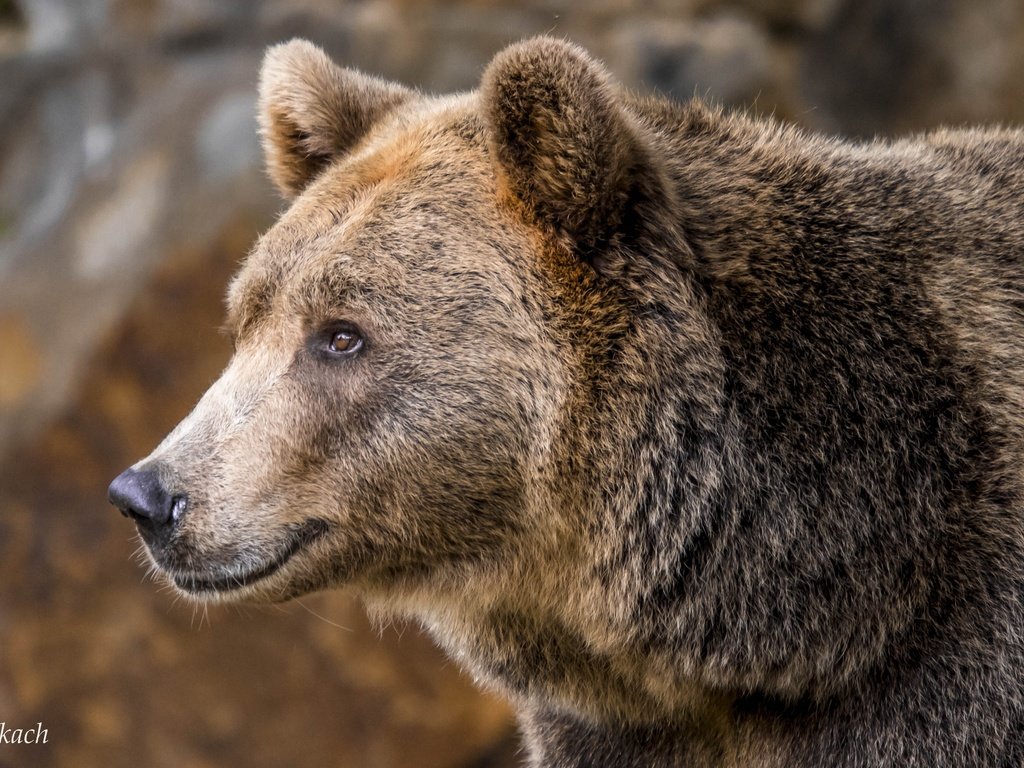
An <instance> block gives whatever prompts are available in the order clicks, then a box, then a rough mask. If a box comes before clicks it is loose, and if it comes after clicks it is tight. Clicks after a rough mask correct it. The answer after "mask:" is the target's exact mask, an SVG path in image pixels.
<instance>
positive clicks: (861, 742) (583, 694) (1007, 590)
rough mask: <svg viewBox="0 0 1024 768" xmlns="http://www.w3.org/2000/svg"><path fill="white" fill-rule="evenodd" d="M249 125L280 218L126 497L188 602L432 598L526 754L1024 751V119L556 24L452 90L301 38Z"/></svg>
mask: <svg viewBox="0 0 1024 768" xmlns="http://www.w3.org/2000/svg"><path fill="white" fill-rule="evenodd" d="M261 111H262V114H261V124H262V130H263V136H264V145H265V149H266V154H267V162H268V167H269V170H270V174H271V177H272V179H273V180H274V182H275V183H276V184H277V186H278V188H279V189H280V190H281V192H282V193H283V195H284V196H285V197H286V198H287V199H288V200H290V201H291V204H290V207H289V209H288V210H287V211H286V212H285V213H284V214H283V215H282V216H281V219H280V221H279V222H278V223H277V224H276V225H275V226H274V227H273V229H271V230H270V231H269V232H268V233H267V234H266V235H265V236H264V237H263V238H262V239H261V240H260V242H259V243H258V244H257V246H256V247H255V248H254V249H253V252H252V254H251V255H250V256H249V258H248V260H247V262H246V263H245V265H244V266H243V267H242V269H241V271H240V272H239V274H238V276H237V278H236V279H235V281H234V283H233V285H232V287H231V290H230V296H229V325H230V327H231V329H232V332H233V334H234V336H235V341H236V354H235V357H234V358H233V360H232V362H231V364H230V365H229V367H228V369H227V370H226V371H225V373H224V375H223V377H222V378H221V379H220V380H219V381H218V382H217V383H216V384H214V386H213V387H212V388H211V390H210V392H208V393H207V395H206V396H205V397H204V398H203V400H202V401H201V402H200V403H199V405H198V406H197V407H196V410H195V411H194V412H193V413H192V414H191V415H190V416H189V417H188V418H186V419H185V421H183V422H182V424H181V425H180V426H179V427H178V428H177V429H176V430H175V431H174V432H173V433H172V434H171V435H170V436H169V437H168V438H167V439H166V440H165V441H164V443H163V444H162V445H161V446H160V447H159V448H157V450H156V451H154V453H153V454H152V455H151V456H150V457H148V458H147V459H145V460H143V461H142V462H140V463H139V464H138V465H136V468H135V470H134V471H138V472H149V473H151V474H150V475H147V477H155V478H158V483H159V486H160V488H161V493H162V494H163V496H160V498H161V499H164V498H166V499H172V500H173V504H174V506H173V514H170V515H169V516H165V517H166V519H164V518H162V517H161V518H159V520H158V521H157V522H154V520H156V519H157V516H154V515H150V514H148V512H146V511H145V510H142V509H141V507H140V508H136V507H138V505H136V507H133V506H132V505H131V504H129V503H128V502H125V501H123V500H121V503H120V506H122V507H126V508H127V509H126V511H127V512H129V513H130V514H132V515H133V516H134V517H136V518H137V520H138V521H139V527H140V530H141V531H142V534H143V537H144V538H145V539H146V541H147V543H148V544H149V546H150V550H151V553H152V556H153V559H154V562H155V563H156V565H157V566H158V567H159V568H161V569H162V570H163V571H164V572H166V574H167V575H168V577H169V578H170V579H171V580H172V581H173V582H174V583H175V584H176V585H177V586H178V588H179V589H181V590H183V591H184V592H187V593H189V594H192V595H195V596H198V597H200V598H204V599H209V598H215V597H217V598H219V597H223V598H225V599H248V600H281V599H287V598H288V597H291V596H294V595H298V594H301V593H304V592H307V591H310V590H313V589H321V588H326V587H331V586H336V585H344V586H347V587H349V588H352V589H355V590H357V591H359V592H360V593H361V594H362V595H364V596H365V598H366V601H367V604H368V605H369V606H370V607H371V609H372V610H374V611H380V612H400V613H405V614H409V615H412V616H415V617H417V618H418V619H419V620H420V621H422V622H423V624H424V625H425V626H426V627H427V628H428V629H429V630H430V631H431V632H432V633H433V634H434V636H435V637H436V638H437V639H438V641H439V642H440V643H441V644H442V645H443V646H444V647H445V648H446V649H447V650H448V652H449V653H451V654H452V656H453V657H455V658H456V659H458V660H459V661H460V662H461V663H462V664H464V665H465V666H466V667H467V668H468V669H469V670H470V671H471V672H472V673H473V674H474V675H475V676H476V677H477V679H479V680H480V681H481V682H482V683H483V684H485V685H488V686H492V687H495V688H497V689H499V690H500V691H502V692H504V693H505V694H506V695H507V696H509V697H510V698H511V699H512V700H513V701H514V702H515V703H516V705H517V706H518V708H519V710H520V712H521V716H522V724H523V730H524V733H525V736H526V739H527V742H528V745H529V755H530V761H531V764H532V765H534V766H545V767H546V768H570V767H578V768H584V766H587V767H590V768H595V767H601V766H604V767H607V768H612V767H613V766H614V767H616V768H618V767H620V766H656V767H659V768H662V767H664V768H667V767H668V766H679V767H680V768H682V767H684V766H686V767H690V766H699V767H703V766H707V767H708V768H711V767H718V766H721V767H725V766H733V767H737V768H738V767H739V766H744V767H747V766H749V767H750V768H796V767H798V766H804V767H807V768H809V767H811V766H822V767H824V766H828V767H829V768H832V767H836V768H838V767H840V766H842V767H845V768H854V767H864V768H867V767H868V766H872V767H873V766H900V768H910V767H913V768H946V767H948V768H968V767H971V766H977V767H979V768H980V767H982V766H993V767H996V768H1011V767H1015V766H1021V765H1024V497H1022V483H1024V456H1022V453H1024V133H1022V132H1021V131H1020V130H963V131H939V132H936V133H932V134H928V135H922V136H917V137H913V138H910V139H906V140H901V141H894V142H888V141H878V142H874V143H868V144H852V143H847V142H843V141H839V140H834V139H826V138H822V137H817V136H810V135H807V134H806V133H803V132H801V131H799V130H797V129H795V128H793V127H790V126H785V125H781V124H778V123H774V122H769V121H762V120H755V119H752V118H749V117H746V116H742V115H735V114H726V113H724V112H722V111H721V110H718V109H714V108H711V107H708V106H706V105H704V104H702V103H700V102H699V101H692V102H689V103H686V104H676V103H672V102H669V101H667V100H664V99H659V98H640V97H636V96H633V95H630V94H628V93H625V92H624V91H623V90H622V89H621V88H620V87H618V86H617V85H616V84H615V83H614V82H613V81H612V80H611V79H610V77H609V75H608V74H607V73H606V72H605V70H604V69H603V68H602V67H601V66H600V65H599V64H598V63H596V62H595V61H593V60H592V59H591V58H590V57H589V56H588V55H587V54H586V53H584V52H583V51H581V50H580V49H579V48H576V47H575V46H573V45H570V44H567V43H564V42H561V41H557V40H552V39H549V38H538V39H534V40H529V41H526V42H523V43H520V44H518V45H514V46H512V47H510V48H508V49H506V50H505V51H503V52H501V53H500V54H499V55H498V56H497V57H496V58H495V59H494V60H493V61H492V63H491V64H490V65H489V67H488V68H487V70H486V72H485V73H484V76H483V79H482V82H481V85H480V88H479V90H477V91H474V92H472V93H467V94H462V95H458V96H454V97H444V98H432V97H426V96H424V95H422V94H420V93H418V92H415V91H412V90H409V89H406V88H403V87H401V86H398V85H395V84H391V83H386V82H383V81H380V80H377V79H374V78H371V77H367V76H365V75H362V74H359V73H356V72H353V71H351V70H345V69H341V68H339V67H337V66H336V65H335V64H333V63H332V62H331V61H330V60H329V59H328V58H327V57H326V56H325V55H324V54H323V52H322V51H320V50H319V49H317V48H315V47H314V46H312V45H310V44H309V43H305V42H302V41H294V42H292V43H288V44H286V45H282V46H278V47H275V48H273V49H271V50H270V52H269V53H268V55H267V58H266V62H265V65H264V69H263V73H262V79H261ZM153 482H154V483H156V482H157V480H154V481H153ZM147 487H148V486H147ZM133 503H134V502H133Z"/></svg>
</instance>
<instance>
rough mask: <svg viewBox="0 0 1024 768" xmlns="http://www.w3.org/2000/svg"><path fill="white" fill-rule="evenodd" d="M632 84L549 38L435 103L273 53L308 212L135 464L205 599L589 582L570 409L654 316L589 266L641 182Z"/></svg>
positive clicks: (265, 125)
mask: <svg viewBox="0 0 1024 768" xmlns="http://www.w3.org/2000/svg"><path fill="white" fill-rule="evenodd" d="M524 78H525V80H524ZM581 78H582V79H584V80H586V79H589V81H590V82H589V83H588V86H589V89H588V90H583V89H581V90H580V92H579V93H577V92H575V91H573V89H568V90H566V89H564V88H563V87H562V84H564V83H573V84H574V88H576V87H578V86H579V83H580V81H581ZM606 80H607V78H606V76H605V75H604V73H603V71H602V70H601V69H600V68H599V67H598V66H597V65H596V64H594V63H593V62H592V61H590V60H589V58H587V57H586V56H585V54H583V53H582V52H581V51H579V50H578V49H575V48H573V47H572V46H569V45H566V44H563V43H557V42H554V41H539V42H535V43H534V44H533V45H532V46H524V47H522V48H521V49H510V51H509V52H507V53H506V55H505V57H504V59H502V58H499V59H497V60H496V61H495V63H494V64H493V65H492V67H491V70H490V71H489V72H488V75H487V77H486V78H485V83H484V86H483V88H482V90H481V92H479V93H473V94H467V95H463V96H456V97H449V98H440V99H433V98H427V97H424V96H422V95H420V94H416V93H413V92H410V91H408V90H406V89H404V88H401V87H400V86H396V85H393V84H389V83H384V82H382V81H379V80H375V79H372V78H369V77H366V76H364V75H361V74H358V73H355V72H351V71H347V70H342V69H339V68H338V67H336V66H335V65H334V64H333V63H332V62H330V60H328V59H327V57H326V56H325V55H324V54H323V53H322V52H321V51H320V50H319V49H317V48H315V47H314V46H312V45H310V44H308V43H305V42H302V41H295V42H293V43H289V44H286V45H283V46H278V47H276V48H274V49H271V51H270V52H269V53H268V55H267V58H266V61H265V64H264V69H263V73H262V79H261V124H262V130H263V135H264V146H265V150H266V155H267V164H268V167H269V169H270V173H271V177H272V179H273V180H274V182H275V183H276V185H277V186H278V188H279V190H280V191H281V193H282V194H283V195H284V196H285V197H286V198H287V199H288V200H289V202H290V207H289V209H288V210H287V211H286V212H285V213H284V214H283V215H282V216H281V218H280V220H279V221H278V222H277V223H276V224H275V226H274V227H273V228H272V229H271V230H270V231H269V232H268V233H266V234H265V235H264V236H263V237H262V238H261V239H260V241H259V242H258V243H257V245H256V246H255V247H254V248H253V250H252V252H251V254H250V255H249V257H248V258H247V260H246V262H245V264H244V265H243V267H242V268H241V270H240V271H239V273H238V274H237V276H236V277H235V279H234V281H233V283H232V285H231V287H230V290H229V296H228V320H227V328H228V331H229V333H230V334H231V336H232V338H233V340H234V344H235V354H234V357H233V358H232V360H231V362H230V364H229V366H228V368H227V370H225V371H224V373H223V375H222V376H221V378H220V379H219V380H218V381H217V382H216V383H215V384H214V385H213V386H212V387H211V388H210V390H209V391H208V392H207V393H206V395H205V396H204V397H203V398H202V400H201V401H200V402H199V404H198V405H197V406H196V408H195V410H194V411H193V412H192V413H191V414H190V415H189V416H188V417H187V418H186V419H185V420H184V421H183V422H182V423H181V424H180V425H179V426H178V427H177V428H176V429H175V430H174V431H173V432H172V433H171V434H170V435H169V436H168V437H167V438H166V439H165V440H164V442H163V443H162V444H161V445H160V446H159V447H158V448H157V449H156V450H155V451H154V452H153V453H152V454H151V455H150V456H149V457H147V458H146V459H144V460H143V461H141V462H139V463H138V464H137V465H136V467H135V468H134V471H136V472H146V473H150V474H155V475H156V476H157V478H158V484H159V486H160V487H161V489H162V490H163V492H164V494H165V496H167V497H170V498H173V499H174V500H175V501H176V503H177V506H176V511H175V514H174V515H173V519H172V520H170V521H169V522H168V524H167V525H165V526H163V527H161V528H160V530H158V531H153V530H151V528H152V526H150V525H148V524H147V525H143V526H142V527H141V530H142V533H143V536H144V538H145V539H146V542H147V544H148V545H149V551H150V553H151V555H152V558H153V561H154V563H155V564H156V566H157V567H158V568H159V569H160V570H161V571H162V572H164V573H165V574H166V575H167V576H168V577H169V579H170V580H171V581H172V583H173V584H174V585H175V586H176V587H177V588H178V589H179V590H181V591H183V592H185V593H187V594H189V595H191V596H194V597H199V598H203V599H222V598H227V599H232V600H239V599H240V600H257V601H264V600H282V599H287V598H289V597H293V596H296V595H298V594H301V593H304V592H307V591H310V590H313V589H319V588H323V587H326V586H330V585H336V584H345V585H352V586H356V587H360V588H362V589H363V590H364V592H365V593H366V594H368V595H371V596H374V595H375V596H377V597H378V598H380V599H381V600H384V601H390V602H391V603H393V604H395V605H398V604H402V603H403V601H406V600H410V599H413V596H414V602H417V601H418V605H419V607H420V608H422V603H423V601H425V600H427V601H430V600H436V599H437V596H438V595H439V594H443V595H445V598H444V599H445V600H450V599H451V595H452V594H453V593H455V594H459V595H460V599H463V600H466V599H468V597H469V596H472V603H473V604H474V605H476V604H480V603H484V604H487V603H491V602H494V601H495V600H496V599H498V598H496V597H495V595H501V596H502V597H501V600H507V599H508V596H509V595H517V597H516V598H515V600H516V601H518V602H527V603H531V604H532V603H536V604H541V603H545V604H548V605H546V607H544V608H540V607H537V606H534V605H532V606H531V610H533V609H536V610H537V611H541V612H548V611H551V610H554V609H553V608H552V606H553V605H555V604H557V603H558V602H559V600H558V597H557V596H558V595H563V594H565V590H566V589H568V588H569V586H568V583H567V582H570V581H571V582H573V586H572V591H573V593H575V594H580V592H581V589H580V587H579V585H578V584H577V583H576V582H578V581H579V579H580V578H581V574H583V573H586V571H587V567H586V566H585V563H588V562H590V563H592V562H593V561H594V557H593V555H592V553H591V554H589V555H588V554H586V553H585V550H586V549H587V548H588V546H590V544H591V543H590V542H588V541H587V538H586V537H585V536H581V534H582V533H585V532H586V531H587V530H588V529H589V530H591V531H592V530H593V528H594V523H593V521H592V520H588V519H586V516H587V514H588V510H587V504H586V503H585V499H586V498H587V496H588V494H590V493H592V492H593V490H589V491H588V490H584V489H582V488H581V480H580V477H582V475H581V473H580V470H579V467H578V466H577V465H578V464H579V463H580V462H581V456H583V455H584V454H585V453H586V449H584V448H582V447H580V446H578V445H576V444H579V443H585V442H587V441H592V436H591V435H590V434H589V433H590V432H591V431H592V428H593V425H591V424H588V423H586V421H585V419H583V418H582V414H581V412H580V410H579V409H574V408H570V407H569V406H568V404H569V403H570V402H571V401H574V400H575V401H582V400H586V399H588V398H591V397H592V396H593V392H592V390H593V389H594V388H596V387H600V386H601V382H600V380H599V378H600V377H599V375H598V373H599V371H598V370H597V368H596V366H595V364H594V361H595V360H596V359H599V358H601V357H602V356H603V355H606V354H607V350H608V347H609V344H610V343H614V339H616V338H621V337H622V336H623V335H624V334H625V333H626V332H627V324H628V323H629V322H630V320H629V313H628V311H627V308H626V304H627V302H628V301H629V298H628V297H626V296H625V295H624V293H623V291H622V287H621V285H619V284H618V283H615V282H610V281H607V280H603V279H602V278H601V276H600V275H599V274H598V273H597V272H596V271H595V268H594V265H593V264H591V263H588V261H587V260H586V258H585V254H586V253H589V252H592V251H593V249H594V244H595V243H596V242H598V241H600V240H601V239H602V238H606V237H607V236H608V233H609V232H611V231H612V230H614V229H615V228H616V227H617V222H618V219H619V218H620V217H621V216H622V215H623V212H624V210H625V206H626V198H627V197H628V196H629V195H630V194H633V193H634V192H636V188H637V187H638V186H639V183H638V182H637V181H636V178H639V174H638V173H637V167H636V165H635V162H634V160H635V156H636V155H638V154H639V145H638V143H637V146H636V147H635V148H632V149H631V148H630V147H629V137H628V133H629V127H628V124H627V117H626V113H625V112H624V111H623V110H621V109H620V108H619V107H618V105H617V104H616V103H615V100H614V99H613V98H612V95H611V90H610V88H611V86H610V85H609V84H608V83H607V82H606ZM524 82H527V84H532V85H530V87H531V88H533V90H534V91H535V93H532V92H531V91H530V88H524V87H523V85H524ZM555 86H557V88H556V87H555ZM563 91H564V92H563ZM524 99H526V101H524ZM616 131H618V132H619V134H621V135H619V136H616V134H615V132H616ZM634 177H636V178H634ZM605 250H608V249H605ZM581 254H582V256H581ZM339 345H340V346H339ZM147 523H148V521H147ZM524 584H531V585H535V587H536V588H535V589H531V590H529V592H528V593H524V592H523V589H522V586H521V585H524ZM527 595H529V596H527ZM445 605H447V603H445ZM574 609H577V610H578V608H574ZM446 610H450V609H448V608H446ZM559 610H564V607H562V606H560V607H559Z"/></svg>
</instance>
